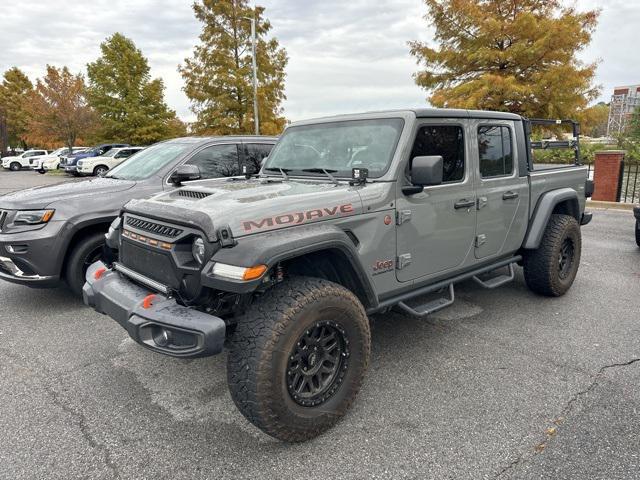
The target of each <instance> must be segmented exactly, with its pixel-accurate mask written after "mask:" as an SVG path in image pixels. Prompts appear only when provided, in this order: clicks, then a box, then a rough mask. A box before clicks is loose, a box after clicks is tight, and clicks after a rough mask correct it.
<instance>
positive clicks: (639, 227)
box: [636, 220, 640, 247]
mask: <svg viewBox="0 0 640 480" xmlns="http://www.w3.org/2000/svg"><path fill="white" fill-rule="evenodd" d="M636 244H637V245H638V246H639V247H640V220H636Z"/></svg>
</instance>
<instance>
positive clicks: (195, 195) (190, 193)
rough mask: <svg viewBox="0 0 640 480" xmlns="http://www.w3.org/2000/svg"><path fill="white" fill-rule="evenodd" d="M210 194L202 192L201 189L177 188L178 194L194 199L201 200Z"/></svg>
mask: <svg viewBox="0 0 640 480" xmlns="http://www.w3.org/2000/svg"><path fill="white" fill-rule="evenodd" d="M210 195H211V193H210V192H203V191H202V190H178V196H180V197H185V198H192V199H194V200H202V199H203V198H207V197H208V196H210Z"/></svg>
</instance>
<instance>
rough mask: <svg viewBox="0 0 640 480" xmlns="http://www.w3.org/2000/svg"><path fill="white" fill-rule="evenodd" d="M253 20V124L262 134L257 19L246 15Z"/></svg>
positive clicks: (256, 130) (256, 131)
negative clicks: (259, 107)
mask: <svg viewBox="0 0 640 480" xmlns="http://www.w3.org/2000/svg"><path fill="white" fill-rule="evenodd" d="M244 18H246V19H247V20H249V21H250V22H251V64H252V66H253V124H254V127H255V133H256V135H260V118H259V117H258V64H257V63H256V42H257V40H256V19H255V17H254V18H252V17H244Z"/></svg>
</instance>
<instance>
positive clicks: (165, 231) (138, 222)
mask: <svg viewBox="0 0 640 480" xmlns="http://www.w3.org/2000/svg"><path fill="white" fill-rule="evenodd" d="M127 225H129V226H130V227H133V228H138V229H140V230H144V231H145V232H149V233H157V234H158V235H163V236H165V237H170V238H175V237H177V236H178V235H180V234H181V233H182V230H180V229H179V228H174V227H169V226H167V225H162V224H160V223H155V222H150V221H148V220H142V219H141V218H133V217H127Z"/></svg>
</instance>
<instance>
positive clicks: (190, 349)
mask: <svg viewBox="0 0 640 480" xmlns="http://www.w3.org/2000/svg"><path fill="white" fill-rule="evenodd" d="M104 268H106V267H105V265H104V263H102V262H96V263H94V264H92V265H91V266H90V267H89V269H88V270H87V276H86V280H87V281H86V283H85V284H84V287H83V289H82V296H83V298H84V303H86V304H87V305H89V306H90V307H93V308H94V309H95V310H96V311H97V312H99V313H103V314H105V315H108V316H110V317H111V318H113V319H114V320H115V321H116V322H118V323H119V324H120V326H121V327H123V328H124V329H125V330H126V331H127V332H128V333H129V336H130V337H131V338H132V339H133V340H135V341H136V342H137V343H139V344H140V345H142V346H143V347H146V348H148V349H150V350H153V351H154V352H158V353H162V354H164V355H170V356H173V357H180V358H197V357H208V356H211V355H215V354H217V353H220V352H221V351H222V349H223V346H224V341H225V335H226V324H225V322H224V320H223V319H221V318H219V317H215V316H213V315H209V314H206V313H203V312H200V311H198V310H194V309H191V308H187V307H184V306H182V305H179V304H178V303H177V302H176V301H175V300H174V299H172V298H169V297H166V296H164V295H161V294H159V293H156V294H152V293H150V292H149V289H148V288H145V287H141V286H139V285H138V284H136V283H134V282H132V281H131V280H129V279H128V278H127V277H125V276H124V275H123V274H121V273H119V272H116V271H115V270H106V271H104V273H102V274H100V272H99V270H101V269H104ZM96 277H98V278H96Z"/></svg>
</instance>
